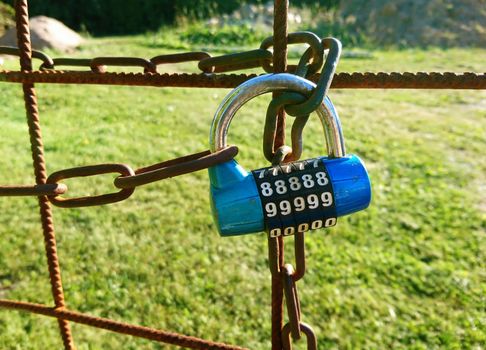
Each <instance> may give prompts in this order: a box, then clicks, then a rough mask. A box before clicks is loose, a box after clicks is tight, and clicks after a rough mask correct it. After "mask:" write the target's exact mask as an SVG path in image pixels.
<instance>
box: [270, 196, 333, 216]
mask: <svg viewBox="0 0 486 350" xmlns="http://www.w3.org/2000/svg"><path fill="white" fill-rule="evenodd" d="M319 202H321V203H322V206H323V207H329V206H331V205H332V203H333V198H332V194H331V192H323V193H322V194H321V195H320V201H319V196H318V195H317V194H310V195H308V196H307V197H306V198H304V197H295V198H294V199H293V204H294V207H295V211H303V210H305V209H306V208H307V209H316V208H317V207H318V206H319ZM279 209H280V214H281V215H290V214H291V213H292V205H291V203H290V201H288V200H283V201H281V202H279V203H278V206H277V204H276V203H273V202H269V203H267V204H266V205H265V212H266V213H267V217H269V218H271V217H274V216H276V215H277V214H278V212H279Z"/></svg>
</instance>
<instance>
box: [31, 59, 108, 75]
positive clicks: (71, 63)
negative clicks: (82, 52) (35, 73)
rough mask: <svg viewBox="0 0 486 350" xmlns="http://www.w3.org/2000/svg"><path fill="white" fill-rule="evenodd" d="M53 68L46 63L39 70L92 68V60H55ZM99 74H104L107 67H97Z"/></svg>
mask: <svg viewBox="0 0 486 350" xmlns="http://www.w3.org/2000/svg"><path fill="white" fill-rule="evenodd" d="M52 61H53V66H52V67H48V66H46V65H45V63H42V64H41V66H40V67H39V70H47V69H56V68H57V67H58V66H68V67H91V61H92V60H91V58H54V59H53V60H52ZM95 69H96V72H97V73H103V72H104V71H105V66H97V67H95Z"/></svg>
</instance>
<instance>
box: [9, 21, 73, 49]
mask: <svg viewBox="0 0 486 350" xmlns="http://www.w3.org/2000/svg"><path fill="white" fill-rule="evenodd" d="M30 35H31V40H32V47H33V48H34V49H35V50H43V49H46V48H48V49H53V50H56V51H58V52H70V51H73V50H74V49H75V48H76V47H78V46H79V45H81V44H82V42H83V38H82V37H81V36H80V35H79V34H78V33H76V32H75V31H73V30H72V29H70V28H68V27H66V26H65V25H64V24H63V23H61V22H59V21H58V20H57V19H54V18H49V17H45V16H38V17H33V18H31V20H30ZM0 45H7V46H17V34H16V31H15V28H11V29H9V30H8V31H7V32H6V33H5V35H4V36H2V37H1V38H0Z"/></svg>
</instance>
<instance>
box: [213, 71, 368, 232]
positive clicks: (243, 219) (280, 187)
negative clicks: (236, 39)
mask: <svg viewBox="0 0 486 350" xmlns="http://www.w3.org/2000/svg"><path fill="white" fill-rule="evenodd" d="M314 87H315V84H314V83H312V82H311V81H308V80H306V79H304V78H301V77H298V76H295V75H292V74H286V73H282V74H269V75H263V76H259V77H256V78H253V79H250V80H248V81H246V82H245V83H243V84H241V85H240V86H238V87H236V88H235V89H234V90H233V91H231V92H230V93H229V94H228V95H227V96H226V97H225V99H224V100H223V102H222V103H221V105H220V106H219V108H218V110H217V111H216V114H215V117H214V119H213V122H212V125H211V133H210V149H211V152H216V151H218V150H221V149H223V148H225V147H226V144H227V143H226V139H227V132H228V128H229V125H230V123H231V120H232V119H233V117H234V115H235V113H236V112H237V111H238V109H239V108H240V107H241V106H242V105H243V104H245V103H246V102H247V101H249V100H250V99H252V98H254V97H256V96H258V95H261V94H264V93H267V92H274V91H293V92H298V93H301V94H304V95H309V94H310V93H311V92H312V90H313V88H314ZM316 112H317V114H318V116H319V118H320V120H321V122H322V124H323V127H324V132H325V134H326V144H327V149H328V152H327V153H328V156H327V157H317V158H314V159H310V160H305V161H298V162H293V163H288V164H284V165H281V166H274V167H269V168H264V169H259V170H257V171H253V172H248V171H246V170H245V169H243V168H242V167H241V166H240V165H239V164H238V163H237V162H236V160H231V161H229V162H226V163H223V164H219V165H217V166H214V167H211V168H209V178H210V195H211V206H212V211H213V216H214V220H215V223H216V225H217V227H218V231H219V233H220V234H221V235H222V236H234V235H242V234H248V233H254V232H261V231H267V232H269V234H270V236H271V237H277V236H280V235H292V234H295V233H296V232H305V231H307V230H310V229H317V228H321V227H330V226H334V225H335V224H336V219H337V217H339V216H343V215H347V214H351V213H354V212H357V211H359V210H363V209H366V208H367V207H368V205H369V203H370V201H371V184H370V180H369V177H368V173H367V171H366V168H365V166H364V164H363V162H362V161H361V160H360V159H359V158H358V157H357V156H355V155H346V151H345V147H344V138H343V135H342V130H341V125H340V121H339V117H338V115H337V112H336V110H335V109H334V106H333V105H332V102H331V100H330V99H329V98H327V97H326V98H325V99H324V101H323V103H322V104H321V105H320V106H319V108H318V109H317V111H316Z"/></svg>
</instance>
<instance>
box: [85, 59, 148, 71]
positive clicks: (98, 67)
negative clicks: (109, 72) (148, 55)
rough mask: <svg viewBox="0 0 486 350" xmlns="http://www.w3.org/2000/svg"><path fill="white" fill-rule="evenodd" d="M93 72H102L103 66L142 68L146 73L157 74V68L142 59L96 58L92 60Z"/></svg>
mask: <svg viewBox="0 0 486 350" xmlns="http://www.w3.org/2000/svg"><path fill="white" fill-rule="evenodd" d="M90 66H91V69H92V70H93V72H102V71H104V69H103V68H102V67H103V66H117V67H142V68H143V71H144V73H157V68H156V66H155V64H154V63H152V62H151V61H149V60H147V59H145V58H140V57H96V58H93V59H92V60H91V64H90Z"/></svg>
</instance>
